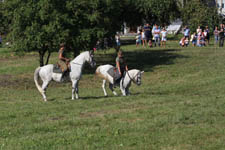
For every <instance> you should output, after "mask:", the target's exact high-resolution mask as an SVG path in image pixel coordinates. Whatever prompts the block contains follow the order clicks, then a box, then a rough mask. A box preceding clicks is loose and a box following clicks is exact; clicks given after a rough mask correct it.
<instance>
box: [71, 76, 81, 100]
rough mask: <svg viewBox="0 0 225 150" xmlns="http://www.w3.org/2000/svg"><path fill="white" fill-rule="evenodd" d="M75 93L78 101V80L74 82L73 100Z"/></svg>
mask: <svg viewBox="0 0 225 150" xmlns="http://www.w3.org/2000/svg"><path fill="white" fill-rule="evenodd" d="M74 93H75V94H76V99H78V98H79V96H78V80H73V81H72V100H74Z"/></svg>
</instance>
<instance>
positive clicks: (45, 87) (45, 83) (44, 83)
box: [41, 81, 49, 101]
mask: <svg viewBox="0 0 225 150" xmlns="http://www.w3.org/2000/svg"><path fill="white" fill-rule="evenodd" d="M48 84H49V81H44V82H43V84H42V89H43V91H44V92H43V93H41V94H42V96H43V99H44V101H47V98H46V95H45V93H46V89H47V87H48Z"/></svg>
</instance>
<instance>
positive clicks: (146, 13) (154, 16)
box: [135, 0, 180, 26]
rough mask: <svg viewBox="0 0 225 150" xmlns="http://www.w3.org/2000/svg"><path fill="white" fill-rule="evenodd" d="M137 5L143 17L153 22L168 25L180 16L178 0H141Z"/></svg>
mask: <svg viewBox="0 0 225 150" xmlns="http://www.w3.org/2000/svg"><path fill="white" fill-rule="evenodd" d="M135 5H136V7H137V8H138V9H139V11H140V12H139V13H140V14H142V17H143V19H144V20H145V21H146V22H148V23H151V24H153V23H157V24H159V25H161V26H164V25H168V24H169V23H170V22H171V21H172V20H174V19H176V18H178V17H179V16H180V15H179V14H180V13H179V12H180V11H179V7H178V2H177V0H168V1H165V0H139V1H136V4H135Z"/></svg>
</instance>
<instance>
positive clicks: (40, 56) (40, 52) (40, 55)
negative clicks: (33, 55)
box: [39, 50, 46, 67]
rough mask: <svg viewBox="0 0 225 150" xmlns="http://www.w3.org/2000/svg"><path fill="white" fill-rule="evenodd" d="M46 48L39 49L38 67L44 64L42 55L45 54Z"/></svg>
mask: <svg viewBox="0 0 225 150" xmlns="http://www.w3.org/2000/svg"><path fill="white" fill-rule="evenodd" d="M45 53H46V50H43V51H41V50H39V63H40V67H42V66H44V56H45Z"/></svg>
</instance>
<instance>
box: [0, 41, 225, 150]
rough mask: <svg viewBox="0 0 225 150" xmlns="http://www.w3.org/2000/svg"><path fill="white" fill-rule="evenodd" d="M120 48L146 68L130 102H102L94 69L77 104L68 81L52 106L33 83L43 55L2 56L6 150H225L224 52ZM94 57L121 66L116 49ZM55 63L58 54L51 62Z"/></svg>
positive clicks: (133, 64) (0, 122)
mask: <svg viewBox="0 0 225 150" xmlns="http://www.w3.org/2000/svg"><path fill="white" fill-rule="evenodd" d="M122 49H123V50H124V52H125V57H126V58H127V63H128V67H129V68H130V69H132V68H137V69H140V70H144V71H145V73H144V76H143V78H142V85H141V86H140V87H139V86H136V85H134V84H133V85H132V86H131V94H132V95H131V96H128V97H123V96H121V94H120V95H119V96H118V97H116V96H113V94H112V93H111V92H110V91H109V90H108V89H107V91H108V93H109V96H108V97H104V96H103V95H104V94H103V91H102V89H101V84H102V81H101V80H100V79H99V78H97V77H96V76H95V75H94V69H92V70H89V68H88V69H86V70H84V75H83V77H82V79H81V81H80V83H79V94H80V97H81V99H80V100H75V101H72V100H71V90H72V89H71V84H70V83H63V84H57V83H54V82H53V83H51V84H50V85H49V87H48V90H47V97H48V99H49V102H43V101H42V99H41V95H40V93H38V91H37V89H36V87H35V85H34V82H33V72H34V69H35V68H36V67H37V66H38V55H36V54H35V55H26V56H24V57H17V56H9V57H7V58H5V57H2V58H1V59H0V61H1V65H0V127H1V128H0V149H4V150H7V149H9V150H11V149H21V150H26V149H27V150H28V149H29V150H30V149H32V150H33V149H38V150H40V149H46V150H49V149H52V150H53V149H54V150H55V149H60V150H62V149H71V150H72V149H107V150H108V149H135V150H136V149H151V150H159V149H162V150H174V149H177V150H190V149H191V150H223V149H224V147H225V143H224V141H225V128H224V124H225V120H224V116H225V109H224V108H225V101H224V99H225V84H224V80H225V61H224V56H225V50H224V49H223V48H214V46H213V45H210V46H208V47H203V48H199V47H192V46H189V47H185V48H182V47H179V46H178V42H177V41H172V42H168V46H167V47H166V48H161V47H156V48H142V47H139V48H136V46H135V45H127V46H122ZM0 50H1V49H0ZM0 57H1V56H0ZM95 58H96V61H97V65H100V64H106V63H111V64H113V65H115V62H114V60H115V50H113V49H111V50H109V51H106V52H103V51H98V52H97V53H96V55H95ZM56 60H57V54H56V53H55V54H53V55H52V57H51V60H50V62H51V63H55V62H56ZM116 90H117V92H118V93H120V91H119V89H116Z"/></svg>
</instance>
